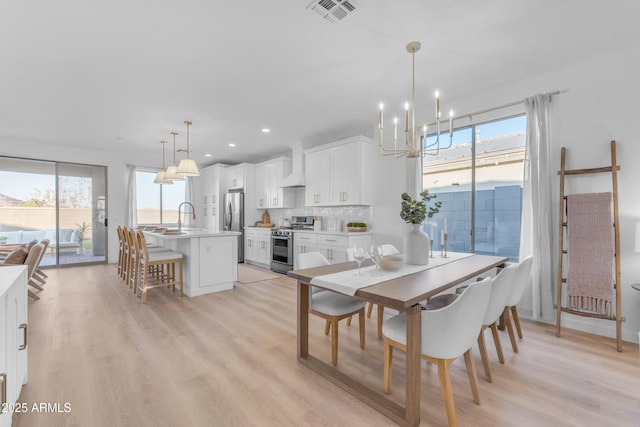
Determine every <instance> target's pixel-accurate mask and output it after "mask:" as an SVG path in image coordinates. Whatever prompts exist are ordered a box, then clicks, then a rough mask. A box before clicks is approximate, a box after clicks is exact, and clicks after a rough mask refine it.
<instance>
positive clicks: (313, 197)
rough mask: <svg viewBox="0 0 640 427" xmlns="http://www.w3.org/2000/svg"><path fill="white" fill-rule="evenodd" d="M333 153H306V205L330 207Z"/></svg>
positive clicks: (322, 151)
mask: <svg viewBox="0 0 640 427" xmlns="http://www.w3.org/2000/svg"><path fill="white" fill-rule="evenodd" d="M330 164H331V151H330V150H319V151H312V152H306V153H305V180H306V189H305V205H306V206H328V205H329V192H330V188H331V170H330Z"/></svg>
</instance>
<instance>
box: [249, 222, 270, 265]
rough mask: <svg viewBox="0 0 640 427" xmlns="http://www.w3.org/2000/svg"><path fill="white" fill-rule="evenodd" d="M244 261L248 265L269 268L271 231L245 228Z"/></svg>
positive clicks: (268, 229)
mask: <svg viewBox="0 0 640 427" xmlns="http://www.w3.org/2000/svg"><path fill="white" fill-rule="evenodd" d="M244 260H245V262H248V263H249V264H254V265H258V266H260V267H264V268H269V267H270V265H271V229H270V228H259V227H245V230H244Z"/></svg>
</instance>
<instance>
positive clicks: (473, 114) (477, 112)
mask: <svg viewBox="0 0 640 427" xmlns="http://www.w3.org/2000/svg"><path fill="white" fill-rule="evenodd" d="M559 94H560V91H559V90H554V91H553V92H547V93H545V94H544V95H545V96H548V97H549V102H551V97H552V96H554V95H559ZM523 103H524V100H521V101H515V102H510V103H508V104H503V105H499V106H497V107H492V108H487V109H484V110H479V111H474V112H473V113H469V114H463V115H462V116H456V117H454V118H453V120H459V119H464V118H467V117H468V118H470V119H471V118H473V116H479V115H480V114H484V113H490V112H492V111H496V110H502V109H504V108H509V107H513V106H514V105H519V104H523ZM428 126H429V127H432V126H435V123H431V124H429V125H428Z"/></svg>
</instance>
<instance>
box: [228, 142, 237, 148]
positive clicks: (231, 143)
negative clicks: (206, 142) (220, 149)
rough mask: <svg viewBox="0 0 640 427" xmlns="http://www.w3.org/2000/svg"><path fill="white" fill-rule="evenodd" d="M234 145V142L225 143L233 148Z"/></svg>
mask: <svg viewBox="0 0 640 427" xmlns="http://www.w3.org/2000/svg"><path fill="white" fill-rule="evenodd" d="M235 146H236V144H234V143H233V142H230V143H228V144H227V147H231V148H234V147H235Z"/></svg>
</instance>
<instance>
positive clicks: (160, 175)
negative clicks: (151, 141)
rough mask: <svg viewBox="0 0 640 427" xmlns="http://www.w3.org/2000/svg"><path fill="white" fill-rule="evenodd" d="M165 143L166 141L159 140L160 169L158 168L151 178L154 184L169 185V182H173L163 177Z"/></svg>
mask: <svg viewBox="0 0 640 427" xmlns="http://www.w3.org/2000/svg"><path fill="white" fill-rule="evenodd" d="M166 143H167V141H160V144H162V169H160V170H159V171H158V173H157V174H156V178H155V179H154V180H153V183H154V184H162V185H169V184H173V181H171V180H168V179H166V178H165V176H164V175H165V169H164V146H165V144H166Z"/></svg>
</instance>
